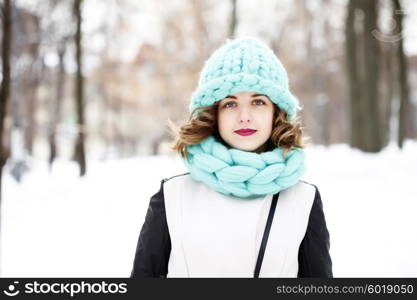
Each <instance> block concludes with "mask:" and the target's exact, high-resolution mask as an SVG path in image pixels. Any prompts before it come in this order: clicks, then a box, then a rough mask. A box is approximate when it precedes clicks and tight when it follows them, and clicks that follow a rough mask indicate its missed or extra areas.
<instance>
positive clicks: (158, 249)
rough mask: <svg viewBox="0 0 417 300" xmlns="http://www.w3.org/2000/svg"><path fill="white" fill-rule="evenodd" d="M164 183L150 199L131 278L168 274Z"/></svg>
mask: <svg viewBox="0 0 417 300" xmlns="http://www.w3.org/2000/svg"><path fill="white" fill-rule="evenodd" d="M164 181H165V179H163V180H162V181H161V187H160V189H159V191H158V192H157V193H156V194H155V195H153V196H152V197H151V200H150V203H149V208H148V211H147V213H146V217H145V222H144V224H143V226H142V229H141V231H140V235H139V240H138V244H137V247H136V254H135V259H134V262H133V269H132V272H131V275H130V277H131V278H134V277H166V276H167V274H168V261H169V255H170V253H171V239H170V236H169V232H168V225H167V220H166V214H165V202H164V191H163V183H164Z"/></svg>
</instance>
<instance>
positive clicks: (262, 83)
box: [189, 37, 301, 120]
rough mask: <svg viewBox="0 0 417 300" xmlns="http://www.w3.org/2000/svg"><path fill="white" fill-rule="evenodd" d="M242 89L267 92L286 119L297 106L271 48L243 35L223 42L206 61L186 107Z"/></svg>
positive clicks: (204, 102)
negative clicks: (284, 113) (285, 114)
mask: <svg viewBox="0 0 417 300" xmlns="http://www.w3.org/2000/svg"><path fill="white" fill-rule="evenodd" d="M245 91H247V92H256V93H259V94H264V95H266V96H268V97H269V99H270V100H271V101H272V102H273V103H275V104H276V105H277V106H278V108H279V109H281V110H284V111H285V112H286V113H287V118H288V119H289V120H292V119H294V118H295V116H296V114H297V110H301V107H300V105H299V102H298V99H297V98H296V97H295V96H294V95H293V94H292V93H291V92H290V90H289V84H288V76H287V72H286V70H285V68H284V67H283V65H282V64H281V62H280V61H279V59H278V58H277V57H276V56H275V54H274V53H273V51H272V50H271V49H270V48H268V47H267V46H266V45H265V44H264V43H262V42H261V41H259V40H258V39H255V38H251V37H246V38H240V39H236V40H233V41H228V42H226V43H225V44H224V45H223V46H222V47H220V48H219V49H217V50H216V51H214V52H213V54H212V55H211V56H210V58H209V59H208V60H207V61H206V63H205V65H204V67H203V70H202V71H201V74H200V80H199V83H198V87H197V89H196V90H195V91H194V93H193V95H192V97H191V103H190V105H189V111H190V112H192V111H193V110H194V109H195V108H197V107H198V106H209V105H213V104H214V103H215V102H216V101H219V100H221V99H224V98H225V97H226V96H228V95H231V94H234V93H238V92H245Z"/></svg>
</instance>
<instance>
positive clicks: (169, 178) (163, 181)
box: [162, 172, 190, 183]
mask: <svg viewBox="0 0 417 300" xmlns="http://www.w3.org/2000/svg"><path fill="white" fill-rule="evenodd" d="M189 174H190V172H187V173H182V174H177V175H173V176H170V177H166V178H163V179H162V183H165V182H167V181H169V180H173V179H174V178H178V179H183V178H185V177H188V176H187V175H189Z"/></svg>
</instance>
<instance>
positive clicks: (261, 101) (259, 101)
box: [254, 99, 265, 104]
mask: <svg viewBox="0 0 417 300" xmlns="http://www.w3.org/2000/svg"><path fill="white" fill-rule="evenodd" d="M254 101H255V102H257V103H261V104H265V101H263V100H260V99H256V100H254Z"/></svg>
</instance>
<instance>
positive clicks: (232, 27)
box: [229, 0, 237, 38]
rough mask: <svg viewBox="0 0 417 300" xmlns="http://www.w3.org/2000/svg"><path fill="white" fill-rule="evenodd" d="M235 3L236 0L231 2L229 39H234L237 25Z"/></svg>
mask: <svg viewBox="0 0 417 300" xmlns="http://www.w3.org/2000/svg"><path fill="white" fill-rule="evenodd" d="M236 1H237V0H231V4H232V13H231V18H230V29H229V37H230V38H234V37H235V35H236V24H237V12H236Z"/></svg>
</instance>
